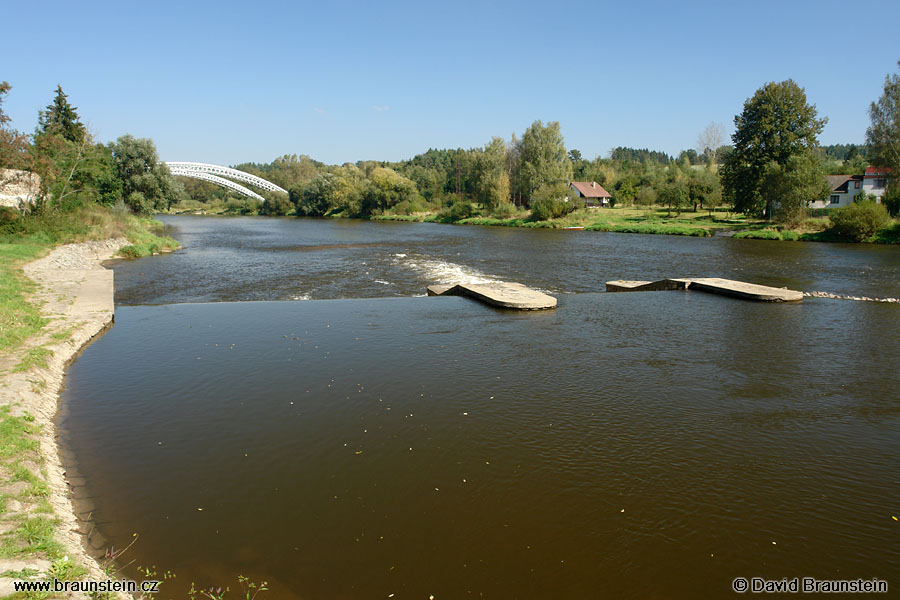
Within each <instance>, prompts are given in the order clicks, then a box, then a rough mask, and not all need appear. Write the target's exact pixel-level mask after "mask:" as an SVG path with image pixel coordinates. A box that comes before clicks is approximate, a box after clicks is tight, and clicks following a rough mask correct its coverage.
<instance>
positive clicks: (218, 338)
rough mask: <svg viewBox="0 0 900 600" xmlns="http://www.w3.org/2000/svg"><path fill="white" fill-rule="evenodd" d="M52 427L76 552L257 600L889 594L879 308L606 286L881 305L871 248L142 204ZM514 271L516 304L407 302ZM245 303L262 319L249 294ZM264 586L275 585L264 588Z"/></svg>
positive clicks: (892, 524)
mask: <svg viewBox="0 0 900 600" xmlns="http://www.w3.org/2000/svg"><path fill="white" fill-rule="evenodd" d="M163 221H164V222H165V223H166V224H167V225H168V226H169V227H170V231H171V233H172V235H174V236H175V237H176V238H178V239H179V240H180V241H182V243H183V244H184V248H183V250H181V251H179V252H176V253H174V254H171V255H166V256H158V257H149V258H146V259H140V260H135V261H122V262H118V263H117V264H115V265H114V269H115V272H116V286H117V289H116V297H117V303H118V307H117V311H116V324H115V326H114V327H113V328H112V329H111V330H110V331H109V332H108V333H107V334H106V335H105V336H104V337H103V338H102V339H100V340H99V341H98V342H96V343H94V344H92V345H91V346H89V347H88V348H86V349H85V351H84V352H83V353H82V354H81V356H80V357H79V358H78V360H77V361H76V362H75V363H74V364H73V365H72V366H71V367H70V369H69V371H68V375H67V379H66V390H65V392H64V394H63V399H62V410H61V413H60V417H59V425H60V440H61V445H62V448H63V450H64V456H65V457H66V462H67V467H68V469H69V477H70V480H71V481H72V484H73V488H74V492H75V498H76V508H77V509H78V510H79V512H80V513H81V514H82V515H83V516H88V515H89V516H90V518H91V519H92V521H93V524H94V527H95V530H94V533H93V534H92V537H91V542H92V544H93V545H94V547H95V548H96V549H97V550H98V551H102V550H103V549H104V548H108V547H110V546H113V547H115V548H122V547H124V546H126V545H128V544H129V543H131V541H132V540H134V539H135V537H134V534H138V535H137V541H136V543H134V545H133V546H132V547H131V548H129V550H128V552H127V553H126V554H125V555H123V557H122V559H121V562H123V563H131V566H129V567H127V568H126V569H125V571H126V572H127V573H128V574H129V575H132V576H136V571H135V567H137V566H150V565H155V566H156V569H157V570H158V571H163V570H171V571H173V572H174V573H175V574H176V575H177V577H176V579H174V580H171V581H169V582H167V583H166V584H164V587H163V595H162V596H161V597H164V598H169V597H173V598H175V597H178V598H183V597H185V591H186V589H187V588H188V587H189V585H190V583H191V582H195V583H196V584H197V585H198V586H211V585H213V586H220V585H221V586H225V585H230V586H231V587H232V589H234V588H236V587H239V586H238V584H237V581H236V578H237V576H238V575H239V574H241V575H246V576H248V577H250V578H251V579H252V580H254V581H261V580H265V581H268V582H269V587H270V588H271V590H270V591H269V592H267V593H266V595H267V596H269V597H273V598H287V599H294V598H296V599H320V598H321V599H333V598H389V597H391V598H398V599H401V598H429V596H434V598H436V599H442V598H465V597H486V598H607V597H608V598H679V599H681V598H684V599H688V598H698V597H708V598H719V597H721V598H725V597H731V596H732V595H733V591H732V587H731V586H732V580H733V579H734V578H736V577H748V578H749V577H754V576H758V577H767V578H777V579H780V578H783V577H787V578H793V577H803V576H811V577H818V578H821V579H856V578H863V579H871V578H873V577H877V578H879V579H881V580H887V581H888V582H889V583H890V584H891V587H892V588H893V587H900V567H898V565H900V521H897V520H895V519H894V518H893V517H894V516H896V517H898V518H900V463H898V460H897V459H898V456H900V402H898V399H900V393H898V389H900V375H898V365H900V331H898V324H900V305H897V304H887V303H876V302H854V301H847V300H832V299H824V298H807V299H806V300H804V302H803V303H801V304H792V305H767V304H757V303H751V302H744V301H738V300H733V299H728V298H722V297H717V296H711V295H706V294H702V293H696V292H693V293H692V292H646V293H632V294H605V293H601V292H602V290H603V282H605V281H606V280H610V279H619V278H622V279H656V278H662V277H667V276H668V277H677V276H712V277H728V278H733V279H741V280H746V281H751V282H756V283H762V284H767V285H775V286H787V287H790V288H792V289H800V290H804V291H827V292H831V293H837V294H846V295H858V296H874V297H898V296H900V251H898V249H897V248H891V247H870V246H861V245H859V246H857V245H831V244H813V243H789V242H779V243H776V242H762V241H752V240H734V239H730V238H712V239H693V238H677V237H670V236H648V235H643V236H641V235H628V234H605V233H594V232H573V231H545V230H525V229H504V228H482V227H465V226H462V227H456V226H447V225H432V224H410V223H376V222H365V221H346V220H337V221H328V220H306V219H274V218H268V219H266V218H229V219H225V218H208V217H164V218H163ZM494 279H497V280H513V281H520V282H522V283H525V284H527V285H530V286H532V287H536V288H539V289H542V290H545V291H547V292H550V293H553V294H554V295H557V296H558V297H559V300H560V303H559V308H558V309H557V310H555V311H549V312H538V313H514V312H513V313H511V312H505V311H501V310H497V309H493V308H490V307H486V306H484V305H481V304H478V303H475V302H473V301H471V300H467V299H464V298H444V297H439V298H424V297H417V296H421V295H422V294H423V293H424V290H425V286H426V285H429V284H432V283H443V282H453V281H459V280H494ZM257 300H266V302H256V301H257ZM262 597H265V596H262Z"/></svg>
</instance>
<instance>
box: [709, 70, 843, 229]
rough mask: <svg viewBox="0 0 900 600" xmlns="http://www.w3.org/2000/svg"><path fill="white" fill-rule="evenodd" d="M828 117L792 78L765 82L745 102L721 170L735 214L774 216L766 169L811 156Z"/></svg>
mask: <svg viewBox="0 0 900 600" xmlns="http://www.w3.org/2000/svg"><path fill="white" fill-rule="evenodd" d="M826 122H827V118H822V119H819V118H817V113H816V107H815V105H814V104H813V105H810V104H807V102H806V92H805V91H804V90H803V88H801V87H800V86H798V85H797V84H796V83H794V81H793V80H791V79H788V80H786V81H782V82H781V83H767V84H766V85H764V86H763V87H761V88H760V89H759V90H757V91H756V93H755V94H754V95H753V97H752V98H749V99H748V100H747V101H746V102H745V103H744V110H743V112H741V114H739V115H737V116H735V118H734V125H735V132H734V135H732V136H731V139H732V142H733V143H734V149H733V150H731V151H730V152H729V153H728V155H727V157H726V158H725V162H724V165H723V166H722V185H723V189H724V192H725V196H726V198H727V199H728V200H730V201H731V202H732V203H733V204H734V208H735V210H736V211H739V212H743V213H747V214H751V215H755V216H765V217H767V218H770V219H771V218H772V214H773V209H774V205H773V204H771V202H770V201H771V199H772V196H771V194H769V195H768V196H764V194H763V192H764V190H763V183H764V180H765V177H766V170H767V168H768V165H769V164H770V163H772V162H774V163H776V164H777V165H779V166H782V167H783V166H784V165H786V164H787V162H788V159H790V158H791V157H792V156H796V155H802V154H804V153H809V152H812V151H813V149H814V148H816V147H817V146H818V140H817V136H818V135H819V134H820V133H821V132H822V129H823V128H824V127H825V123H826Z"/></svg>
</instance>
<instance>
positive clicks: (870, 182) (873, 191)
mask: <svg viewBox="0 0 900 600" xmlns="http://www.w3.org/2000/svg"><path fill="white" fill-rule="evenodd" d="M876 183H883V184H884V187H876V186H875V184H876ZM886 189H887V177H866V178H865V179H864V180H863V190H865V192H866V194H868V195H870V196H875V202H878V203H879V204H881V197H882V196H884V191H885V190H886Z"/></svg>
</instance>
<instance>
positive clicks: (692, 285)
mask: <svg viewBox="0 0 900 600" xmlns="http://www.w3.org/2000/svg"><path fill="white" fill-rule="evenodd" d="M687 289H691V290H697V291H698V292H709V293H712V294H721V295H723V296H732V297H735V298H744V299H745V300H756V301H757V302H799V301H801V300H803V292H797V291H795V290H788V289H785V288H774V287H769V286H767V285H757V284H755V283H745V282H743V281H734V280H732V279H720V278H718V277H699V278H692V279H683V278H681V279H663V280H662V281H627V280H618V281H607V282H606V291H607V292H658V291H664V290H687Z"/></svg>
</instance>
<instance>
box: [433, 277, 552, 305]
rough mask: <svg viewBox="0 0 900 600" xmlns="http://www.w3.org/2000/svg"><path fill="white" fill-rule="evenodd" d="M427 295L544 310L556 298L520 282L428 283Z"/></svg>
mask: <svg viewBox="0 0 900 600" xmlns="http://www.w3.org/2000/svg"><path fill="white" fill-rule="evenodd" d="M428 295H429V296H468V297H469V298H473V299H475V300H479V301H481V302H484V303H485V304H490V305H492V306H499V307H501V308H512V309H515V310H545V309H548V308H556V298H554V297H553V296H548V295H547V294H544V293H542V292H538V291H537V290H533V289H531V288H528V287H526V286H524V285H522V284H521V283H509V282H494V283H460V284H458V285H430V286H428Z"/></svg>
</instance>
